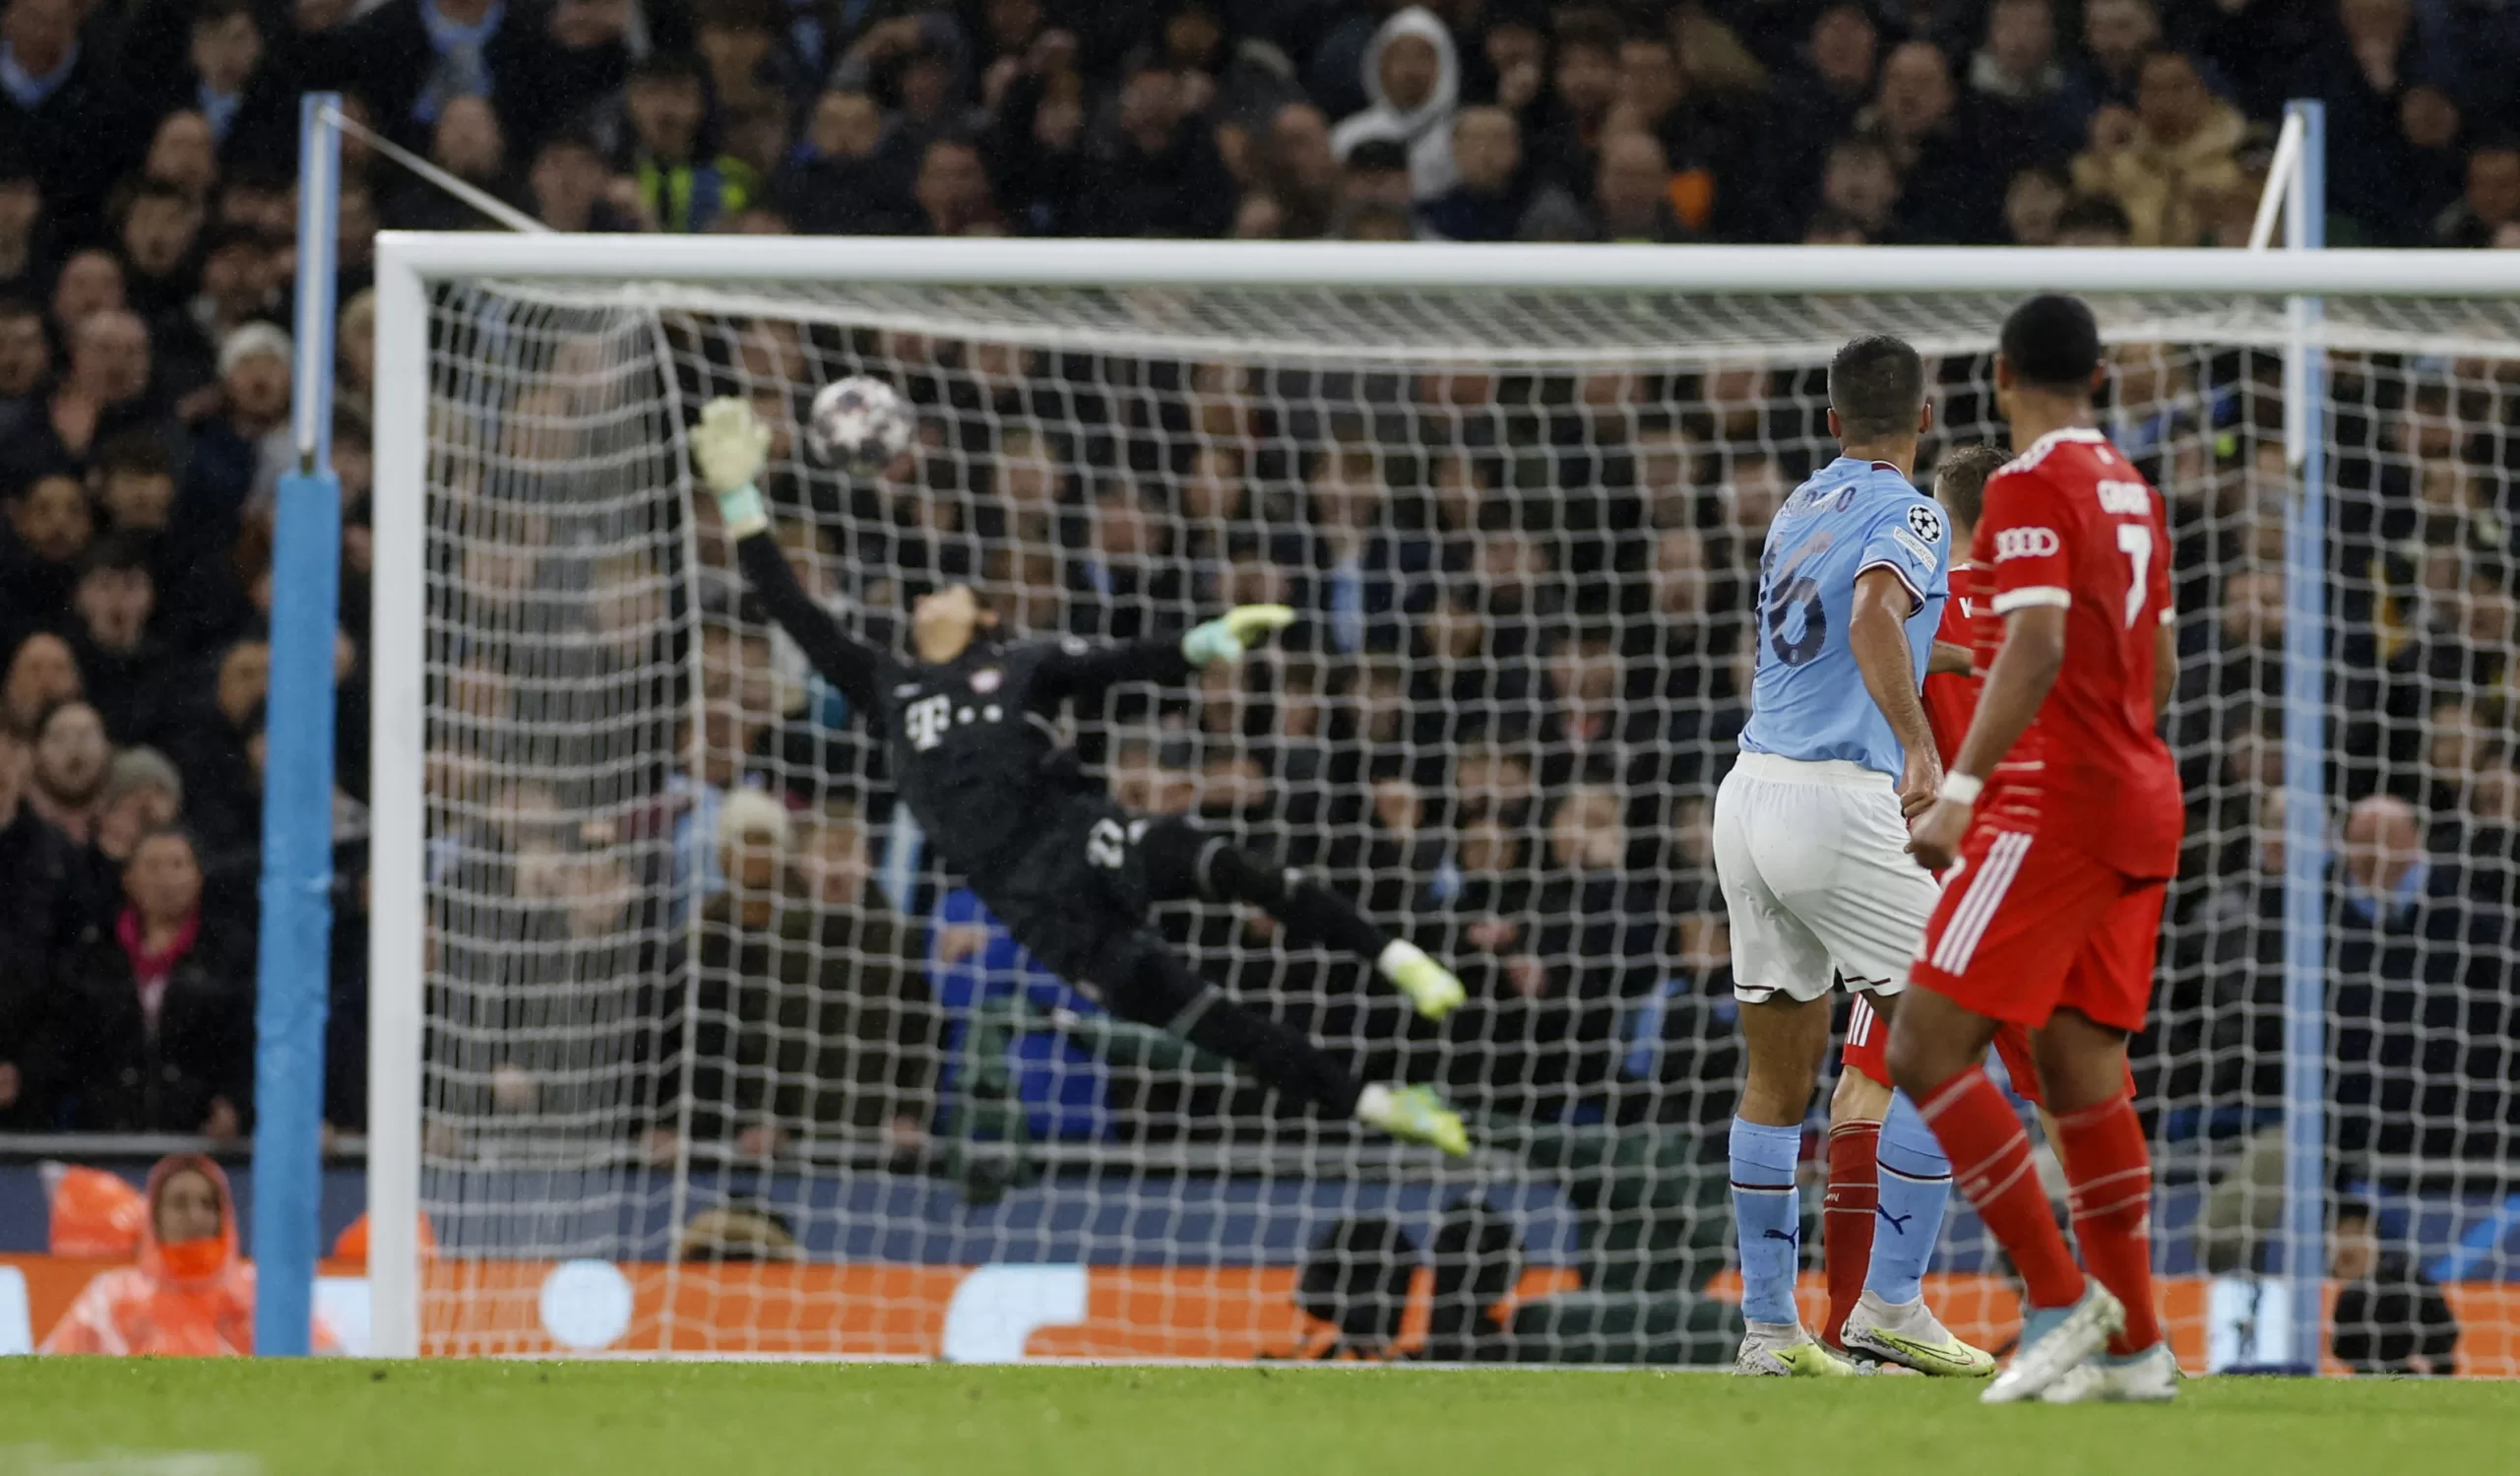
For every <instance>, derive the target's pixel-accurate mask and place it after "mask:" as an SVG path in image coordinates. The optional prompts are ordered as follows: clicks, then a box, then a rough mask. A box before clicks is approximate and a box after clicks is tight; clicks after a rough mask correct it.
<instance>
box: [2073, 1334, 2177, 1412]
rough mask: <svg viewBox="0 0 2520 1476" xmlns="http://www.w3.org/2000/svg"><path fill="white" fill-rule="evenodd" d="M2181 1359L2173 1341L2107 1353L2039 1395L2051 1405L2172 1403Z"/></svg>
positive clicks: (2175, 1394) (2076, 1369) (2086, 1363)
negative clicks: (2114, 1355)
mask: <svg viewBox="0 0 2520 1476" xmlns="http://www.w3.org/2000/svg"><path fill="white" fill-rule="evenodd" d="M2178 1380H2179V1373H2178V1359H2177V1358H2176V1357H2174V1356H2173V1354H2172V1353H2171V1351H2170V1344H2168V1343H2155V1344H2153V1345H2152V1346H2151V1347H2149V1348H2147V1349H2145V1350H2144V1351H2143V1352H2141V1353H2129V1354H2127V1355H2126V1356H2125V1357H2124V1358H2111V1357H2110V1356H2109V1355H2108V1354H2107V1353H2102V1354H2101V1355H2100V1356H2099V1357H2097V1358H2094V1359H2091V1360H2089V1361H2087V1362H2084V1363H2081V1364H2077V1365H2075V1367H2074V1369H2073V1371H2072V1372H2071V1373H2069V1374H2067V1375H2066V1376H2065V1377H2064V1378H2062V1379H2059V1380H2056V1381H2055V1382H2054V1383H2051V1384H2049V1385H2047V1392H2046V1393H2044V1394H2041V1395H2040V1396H2039V1397H2040V1399H2041V1400H2042V1401H2044V1402H2046V1403H2048V1404H2168V1403H2170V1402H2171V1401H2172V1400H2173V1399H2175V1398H2177V1397H2178Z"/></svg>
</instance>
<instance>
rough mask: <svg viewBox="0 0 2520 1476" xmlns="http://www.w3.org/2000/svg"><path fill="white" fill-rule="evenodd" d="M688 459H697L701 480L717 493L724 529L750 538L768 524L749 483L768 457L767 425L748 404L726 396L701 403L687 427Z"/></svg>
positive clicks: (759, 501) (768, 428) (735, 534)
mask: <svg viewBox="0 0 2520 1476" xmlns="http://www.w3.org/2000/svg"><path fill="white" fill-rule="evenodd" d="M691 459H692V460H694V461H696V462H698V463H699V464H700V480H701V481H705V482H707V483H709V490H711V491H713V492H716V493H717V494H718V511H719V512H720V513H721V514H722V515H724V516H725V520H726V532H727V533H728V534H730V535H732V536H733V537H735V538H739V539H740V538H750V537H751V536H752V535H754V534H756V533H759V532H761V531H762V530H763V529H765V528H768V527H769V526H770V515H769V514H768V513H766V512H764V511H763V510H762V506H761V492H760V491H759V490H758V489H757V488H755V487H754V485H753V479H754V478H756V477H759V476H760V475H761V468H762V464H763V463H764V462H766V461H768V460H769V459H770V427H769V426H767V425H764V424H762V423H761V421H760V420H759V419H758V418H757V417H754V415H753V413H752V406H751V405H750V404H748V403H746V402H745V401H742V400H738V399H735V398H733V397H732V396H726V397H722V398H720V399H716V400H712V401H710V402H709V403H708V404H707V405H705V406H703V407H702V408H701V411H700V423H699V424H697V425H695V426H693V427H692V428H691Z"/></svg>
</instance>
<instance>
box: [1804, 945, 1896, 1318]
mask: <svg viewBox="0 0 2520 1476" xmlns="http://www.w3.org/2000/svg"><path fill="white" fill-rule="evenodd" d="M1889 1044H1890V1022H1889V1021H1888V1020H1885V1019H1883V1018H1881V1016H1880V1014H1879V1012H1877V1011H1876V1010H1874V1009H1873V1007H1872V1002H1871V998H1870V996H1868V995H1856V996H1855V1007H1854V1008H1853V1009H1852V1010H1850V1011H1849V1012H1848V1015H1847V1043H1846V1048H1845V1050H1844V1051H1843V1052H1841V1053H1840V1055H1839V1057H1838V1085H1837V1090H1836V1091H1834V1092H1832V1093H1830V1095H1829V1192H1828V1197H1826V1198H1824V1199H1822V1200H1821V1201H1820V1273H1821V1275H1822V1277H1823V1278H1824V1279H1825V1280H1826V1281H1827V1282H1828V1287H1829V1311H1828V1315H1827V1316H1826V1318H1825V1319H1824V1320H1823V1321H1822V1322H1821V1325H1820V1340H1821V1341H1822V1342H1824V1343H1827V1344H1828V1345H1829V1346H1830V1347H1832V1348H1838V1349H1841V1350H1843V1349H1844V1348H1845V1346H1846V1344H1845V1342H1844V1341H1843V1334H1844V1332H1845V1329H1846V1325H1847V1317H1848V1316H1850V1315H1852V1314H1853V1313H1854V1312H1855V1308H1856V1301H1857V1299H1859V1298H1860V1297H1861V1296H1862V1295H1863V1283H1864V1278H1865V1276H1866V1274H1867V1273H1868V1272H1869V1270H1870V1268H1871V1264H1872V1235H1873V1217H1874V1215H1875V1214H1877V1213H1878V1212H1879V1210H1880V1206H1881V1199H1880V1151H1881V1118H1882V1115H1883V1114H1884V1113H1886V1112H1888V1111H1889V1109H1890V1095H1891V1093H1890V1065H1889V1060H1888V1052H1889Z"/></svg>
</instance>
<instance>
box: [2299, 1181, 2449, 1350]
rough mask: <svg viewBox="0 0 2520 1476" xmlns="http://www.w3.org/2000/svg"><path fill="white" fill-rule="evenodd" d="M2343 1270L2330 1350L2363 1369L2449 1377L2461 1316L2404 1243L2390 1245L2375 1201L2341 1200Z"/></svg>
mask: <svg viewBox="0 0 2520 1476" xmlns="http://www.w3.org/2000/svg"><path fill="white" fill-rule="evenodd" d="M2328 1243H2329V1247H2330V1250H2329V1255H2328V1265H2329V1270H2328V1274H2329V1275H2331V1276H2333V1277H2335V1278H2336V1280H2337V1282H2338V1286H2337V1289H2336V1308H2335V1311H2334V1312H2333V1313H2331V1314H2330V1317H2331V1326H2332V1327H2333V1328H2334V1329H2335V1330H2334V1331H2333V1332H2332V1333H2330V1334H2329V1344H2328V1351H2329V1352H2331V1353H2333V1354H2335V1355H2336V1359H2337V1362H2339V1363H2342V1364H2344V1365H2345V1366H2346V1367H2347V1368H2350V1369H2352V1370H2353V1371H2354V1372H2355V1373H2357V1374H2384V1375H2396V1376H2401V1377H2403V1376H2407V1375H2415V1376H2418V1377H2431V1378H2444V1379H2446V1378H2448V1377H2450V1376H2451V1375H2453V1374H2456V1373H2458V1372H2459V1318H2458V1315H2457V1314H2456V1313H2453V1312H2452V1311H2451V1310H2450V1299H2449V1298H2447V1297H2444V1296H2443V1295H2442V1294H2441V1288H2440V1287H2438V1286H2436V1285H2434V1284H2433V1281H2432V1278H2431V1277H2430V1276H2427V1275H2425V1272H2424V1268H2423V1267H2422V1266H2419V1265H2417V1264H2416V1262H2415V1259H2414V1258H2413V1257H2412V1256H2410V1255H2408V1254H2407V1253H2406V1252H2405V1251H2389V1250H2383V1249H2381V1246H2380V1238H2379V1225H2378V1223H2377V1219H2376V1217H2375V1216H2374V1215H2373V1214H2372V1212H2371V1206H2370V1205H2369V1204H2368V1203H2365V1202H2363V1201H2362V1200H2359V1199H2349V1200H2347V1201H2345V1202H2344V1203H2342V1204H2340V1205H2338V1206H2337V1210H2336V1221H2335V1225H2334V1227H2333V1228H2332V1229H2331V1230H2330V1232H2329V1242H2328Z"/></svg>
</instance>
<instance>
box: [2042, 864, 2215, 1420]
mask: <svg viewBox="0 0 2520 1476" xmlns="http://www.w3.org/2000/svg"><path fill="white" fill-rule="evenodd" d="M2162 893H2163V887H2162V885H2161V884H2160V883H2158V882H2156V883H2148V884H2144V885H2139V886H2135V887H2130V888H2128V889H2127V891H2126V893H2125V895H2124V896H2123V897H2122V898H2121V899H2120V900H2119V901H2118V902H2117V903H2116V904H2115V905H2113V906H2112V907H2111V908H2110V912H2109V915H2108V916H2107V917H2106V918H2104V919H2103V920H2102V922H2101V925H2100V927H2099V928H2098V929H2097V930H2095V931H2094V932H2093V934H2092V936H2091V938H2090V940H2089V942H2088V943H2087V945H2086V946H2085V949H2084V951H2083V954H2082V956H2081V957H2080V958H2079V959H2077V960H2076V961H2075V965H2074V968H2073V971H2072V972H2071V973H2070V974H2068V975H2067V976H2066V981H2065V990H2064V996H2063V1001H2062V1003H2060V1005H2059V1007H2058V1008H2057V1010H2056V1013H2055V1014H2054V1015H2052V1016H2050V1017H2049V1018H2048V1021H2047V1024H2046V1025H2044V1026H2042V1027H2041V1028H2040V1029H2038V1030H2036V1031H2034V1032H2032V1034H2031V1049H2032V1051H2033V1054H2034V1055H2035V1056H2036V1057H2037V1059H2038V1063H2039V1074H2040V1078H2041V1085H2042V1090H2043V1094H2044V1096H2045V1098H2046V1100H2047V1103H2048V1104H2049V1106H2050V1107H2051V1108H2052V1110H2053V1114H2054V1116H2053V1119H2052V1130H2053V1131H2054V1133H2055V1134H2056V1136H2055V1144H2056V1152H2057V1156H2058V1157H2059V1158H2060V1159H2061V1160H2063V1162H2064V1166H2065V1181H2066V1183H2067V1185H2068V1186H2069V1190H2068V1203H2069V1204H2070V1206H2071V1209H2072V1214H2073V1222H2074V1239H2075V1241H2076V1242H2077V1243H2078V1244H2079V1245H2080V1246H2081V1248H2082V1253H2083V1261H2084V1263H2085V1264H2087V1265H2089V1266H2090V1267H2091V1274H2092V1276H2093V1277H2094V1279H2096V1280H2098V1281H2099V1282H2100V1283H2101V1284H2102V1285H2104V1286H2106V1287H2108V1288H2109V1290H2110V1293H2112V1294H2113V1295H2114V1296H2115V1297H2116V1298H2117V1300H2118V1302H2119V1303H2121V1304H2122V1305H2123V1306H2124V1307H2125V1309H2126V1317H2125V1326H2124V1327H2123V1328H2122V1329H2121V1330H2120V1331H2119V1333H2118V1334H2117V1335H2116V1336H2115V1337H2112V1338H2111V1339H2110V1345H2109V1353H2108V1357H2106V1358H2105V1359H2102V1360H2099V1361H2097V1362H2096V1363H2095V1364H2094V1365H2093V1366H2092V1372H2091V1374H2090V1375H2089V1376H2087V1377H2086V1378H2085V1379H2083V1380H2077V1381H2076V1382H2075V1383H2074V1384H2072V1385H2070V1386H2068V1385H2064V1384H2060V1385H2058V1386H2057V1387H2055V1388H2051V1389H2050V1390H2049V1391H2048V1397H2050V1398H2053V1399H2057V1400H2059V1401H2060V1402H2061V1401H2065V1400H2078V1399H2087V1398H2096V1399H2109V1400H2129V1401H2140V1402H2147V1403H2149V1402H2158V1401H2162V1400H2167V1399H2170V1398H2172V1397H2173V1396H2174V1395H2175V1394H2176V1393H2177V1390H2178V1384H2177V1364H2176V1362H2175V1361H2174V1360H2173V1358H2172V1357H2171V1355H2170V1351H2169V1349H2168V1347H2167V1346H2166V1345H2165V1344H2164V1342H2163V1340H2162V1330H2161V1322H2160V1318H2159V1316H2158V1313H2157V1310H2156V1304H2155V1302H2154V1300H2153V1257H2152V1236H2151V1225H2152V1192H2153V1167H2152V1153H2151V1150H2150V1146H2149V1145H2148V1144H2147V1143H2146V1142H2145V1140H2144V1128H2143V1123H2142V1122H2141V1120H2140V1119H2139V1118H2137V1116H2136V1114H2135V1103H2134V1098H2133V1095H2132V1093H2131V1091H2130V1090H2129V1083H2130V1081H2131V1076H2130V1075H2129V1072H2128V1070H2127V1065H2126V1041H2127V1037H2128V1036H2129V1035H2130V1034H2131V1033H2133V1032H2134V1031H2136V1030H2139V1029H2141V1028H2142V1026H2143V1015H2144V1009H2145V1005H2146V1003H2147V1001H2148V999H2149V996H2150V995H2151V992H2152V979H2153V959H2154V951H2155V947H2156V945H2157V942H2158V938H2159V933H2160V927H2161V905H2162Z"/></svg>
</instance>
